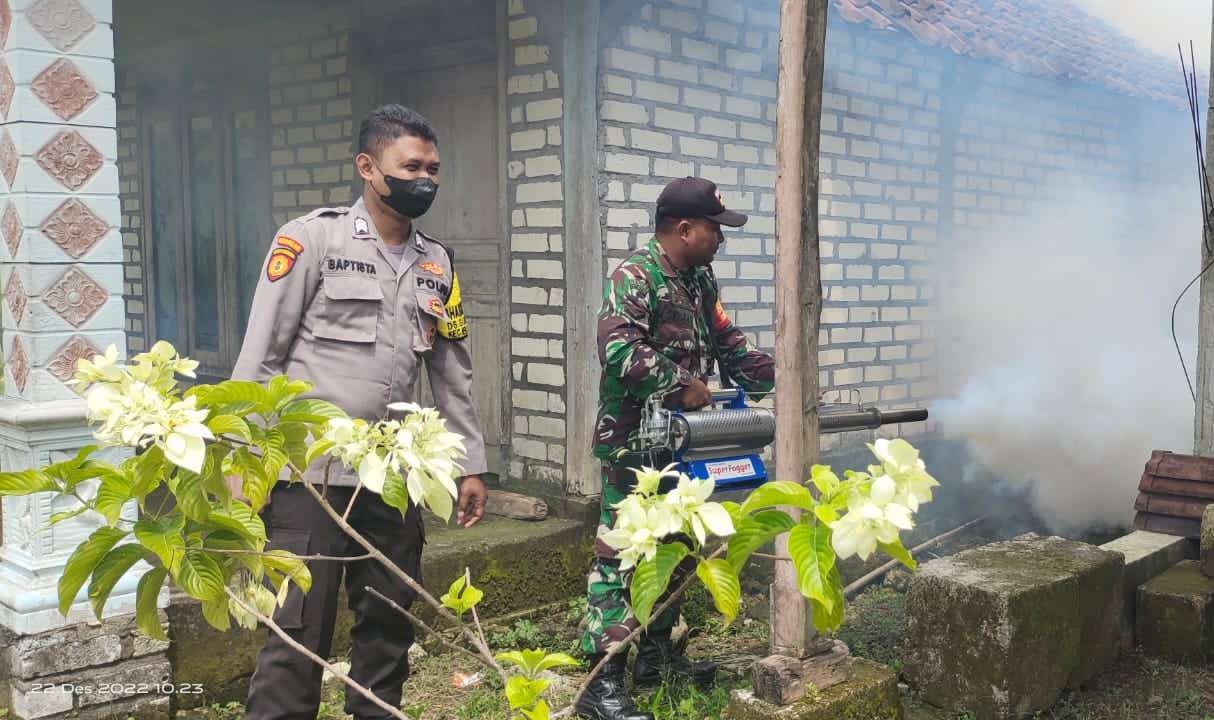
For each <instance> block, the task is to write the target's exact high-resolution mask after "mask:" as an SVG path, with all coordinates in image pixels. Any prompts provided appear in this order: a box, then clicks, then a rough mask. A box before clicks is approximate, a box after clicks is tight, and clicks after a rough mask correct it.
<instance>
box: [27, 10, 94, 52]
mask: <svg viewBox="0 0 1214 720" xmlns="http://www.w3.org/2000/svg"><path fill="white" fill-rule="evenodd" d="M25 18H26V19H27V20H29V22H30V24H31V25H33V26H34V28H35V29H37V30H38V32H40V33H42V37H44V38H46V40H47V42H49V43H50V44H51V45H54V46H55V48H56V49H58V50H59V51H60V52H67V51H68V50H71V49H72V48H73V47H75V46H76V43H78V42H80V40H81V39H83V38H84V36H85V35H88V34H89V33H90V32H92V30H93V28H94V27H96V25H97V21H96V20H94V19H93V16H92V15H90V14H89V11H88V10H85V9H84V6H83V5H81V4H80V3H79V2H78V1H77V0H38V2H36V3H34V4H33V5H30V6H29V7H28V8H26V9H25Z"/></svg>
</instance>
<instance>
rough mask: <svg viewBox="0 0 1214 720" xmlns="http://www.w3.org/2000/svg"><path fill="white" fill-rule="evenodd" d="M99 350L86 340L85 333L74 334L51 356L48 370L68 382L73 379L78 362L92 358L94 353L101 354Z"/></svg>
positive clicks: (61, 380) (62, 380)
mask: <svg viewBox="0 0 1214 720" xmlns="http://www.w3.org/2000/svg"><path fill="white" fill-rule="evenodd" d="M100 354H101V351H100V350H98V349H97V348H96V347H95V346H94V345H93V344H92V343H91V342H89V341H88V340H86V339H85V338H84V336H83V335H73V336H72V339H71V340H68V341H67V342H65V343H64V344H63V347H61V348H59V350H58V351H56V352H55V356H54V357H53V358H51V362H50V365H48V366H47V370H49V371H50V373H51V375H54V376H55V377H56V378H58V379H59V381H60V382H63V383H66V382H67V381H69V380H71V379H72V377H73V376H74V375H75V374H76V363H77V362H78V361H80V360H81V359H84V360H91V359H92V358H93V356H94V355H100Z"/></svg>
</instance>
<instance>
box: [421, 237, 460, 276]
mask: <svg viewBox="0 0 1214 720" xmlns="http://www.w3.org/2000/svg"><path fill="white" fill-rule="evenodd" d="M417 234H418V235H419V236H421V238H422V239H423V240H425V241H426V242H432V243H434V244H435V245H437V246H439V247H440V248H442V249H443V250H444V251H445V252H446V253H447V257H448V258H449V259H450V260H451V267H455V251H454V250H452V249H451V248H450V247H449V246H447V245H444V244H443V243H441V242H439V241H438V240H435V239H434V238H432V237H430V236H429V235H427V234H426V233H424V232H422V231H421V230H418V231H417Z"/></svg>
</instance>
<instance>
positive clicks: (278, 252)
mask: <svg viewBox="0 0 1214 720" xmlns="http://www.w3.org/2000/svg"><path fill="white" fill-rule="evenodd" d="M298 259H299V256H298V255H296V254H295V253H293V252H291V251H290V250H288V249H286V248H281V247H276V248H274V251H273V252H271V253H270V260H269V261H268V262H267V263H266V278H267V279H269V281H270V282H277V281H278V280H281V279H283V278H284V277H286V276H287V273H289V272H291V268H293V267H295V261H296V260H298Z"/></svg>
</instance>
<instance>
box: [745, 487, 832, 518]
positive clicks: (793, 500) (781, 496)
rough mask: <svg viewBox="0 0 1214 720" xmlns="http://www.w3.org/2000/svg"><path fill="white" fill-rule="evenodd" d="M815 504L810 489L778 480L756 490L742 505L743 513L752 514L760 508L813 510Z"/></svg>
mask: <svg viewBox="0 0 1214 720" xmlns="http://www.w3.org/2000/svg"><path fill="white" fill-rule="evenodd" d="M815 504H816V503H815V501H814V498H813V496H812V495H810V494H809V488H807V487H805V486H804V485H798V484H797V483H795V482H788V481H787V480H776V481H775V482H769V483H764V484H763V485H760V486H759V487H757V488H755V489H754V491H753V492H752V493H750V496H749V497H747V498H746V502H744V503H742V512H743V513H746V514H750V513H752V512H754V511H755V510H758V509H760V508H768V507H777V506H780V505H791V506H792V507H797V508H801V509H802V510H813V509H814V505H815Z"/></svg>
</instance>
